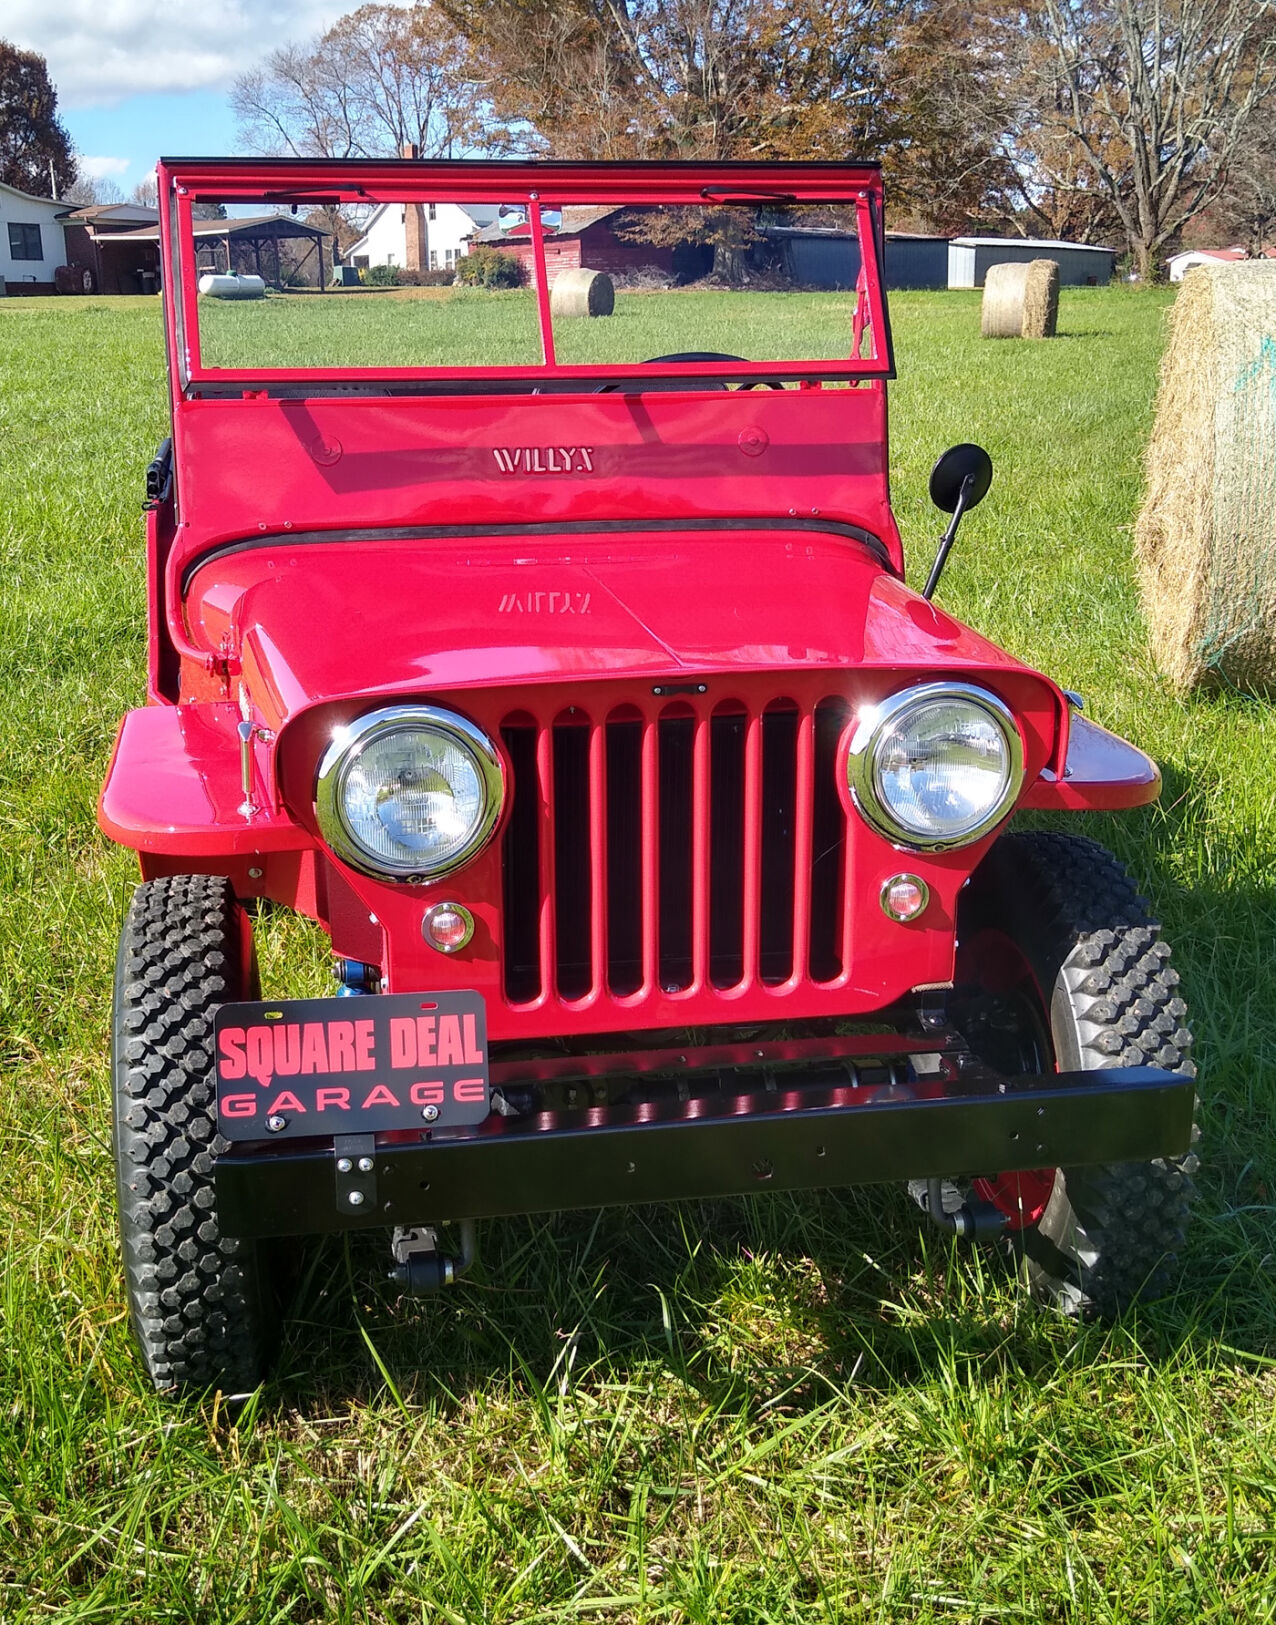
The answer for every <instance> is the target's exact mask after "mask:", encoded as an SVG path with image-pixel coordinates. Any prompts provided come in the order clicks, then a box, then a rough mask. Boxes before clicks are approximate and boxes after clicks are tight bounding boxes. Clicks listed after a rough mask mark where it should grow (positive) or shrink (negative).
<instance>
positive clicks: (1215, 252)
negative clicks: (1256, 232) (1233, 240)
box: [1170, 248, 1271, 265]
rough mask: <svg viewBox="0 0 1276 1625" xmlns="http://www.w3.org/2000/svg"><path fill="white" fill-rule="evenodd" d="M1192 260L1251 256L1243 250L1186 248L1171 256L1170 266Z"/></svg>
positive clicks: (1234, 258) (1236, 258) (1242, 258)
mask: <svg viewBox="0 0 1276 1625" xmlns="http://www.w3.org/2000/svg"><path fill="white" fill-rule="evenodd" d="M1266 252H1267V253H1270V252H1271V250H1270V249H1268V250H1266ZM1192 258H1196V259H1203V260H1247V259H1248V258H1249V254H1248V252H1247V251H1246V250H1245V249H1243V248H1185V249H1183V251H1182V252H1181V253H1178V254H1171V255H1170V264H1171V265H1173V264H1174V262H1175V260H1188V259H1192Z"/></svg>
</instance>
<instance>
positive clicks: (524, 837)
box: [501, 718, 541, 1004]
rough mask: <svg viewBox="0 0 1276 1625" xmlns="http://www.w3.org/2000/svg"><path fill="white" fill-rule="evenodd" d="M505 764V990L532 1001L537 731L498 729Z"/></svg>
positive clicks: (536, 948)
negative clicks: (509, 788) (508, 794)
mask: <svg viewBox="0 0 1276 1625" xmlns="http://www.w3.org/2000/svg"><path fill="white" fill-rule="evenodd" d="M501 738H502V740H503V741H504V743H505V751H506V755H507V756H508V757H509V763H510V782H511V785H512V788H513V799H512V801H511V804H510V815H509V821H508V823H507V824H506V826H505V849H504V859H505V861H504V863H503V864H502V870H503V884H502V896H503V902H504V925H503V931H502V935H503V938H504V945H505V992H506V996H507V997H508V998H509V999H510V1000H511V1002H512V1003H514V1004H525V1003H528V1002H530V1001H531V1000H532V999H535V998H536V997H537V996H538V995H539V993H540V990H541V970H540V939H539V933H538V928H537V921H538V918H539V914H540V857H539V846H540V836H539V823H540V820H539V815H538V808H537V794H536V729H535V727H534V726H533V725H532V723H531V720H530V718H529V719H528V721H527V723H525V724H519V723H515V722H512V721H511V722H507V723H506V725H505V726H504V727H502V729H501Z"/></svg>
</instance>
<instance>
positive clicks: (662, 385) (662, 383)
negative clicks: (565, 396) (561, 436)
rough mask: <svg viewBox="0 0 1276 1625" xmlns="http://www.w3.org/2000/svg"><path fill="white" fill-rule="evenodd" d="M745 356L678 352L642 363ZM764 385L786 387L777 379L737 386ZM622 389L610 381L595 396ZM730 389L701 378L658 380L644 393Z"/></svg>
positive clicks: (645, 364)
mask: <svg viewBox="0 0 1276 1625" xmlns="http://www.w3.org/2000/svg"><path fill="white" fill-rule="evenodd" d="M747 360H748V357H747V356H743V355H728V354H727V353H726V352H725V351H724V350H677V351H675V352H674V354H673V355H649V356H648V357H647V359H646V360H645V361H643V362H641V363H640V365H641V366H644V367H655V366H659V364H660V363H661V362H662V361H747ZM759 384H764V385H765V386H766V387H767V389H783V388H784V385H783V384H782V383H780V382H779V381H778V379H775V378H749V379H747V380H746V381H745V382H744V383H742V384H740V385H738V386H737V388H739V389H756V388H757V387H758V385H759ZM620 387H621V384H620V381H619V380H615V381H610V382H608V383H605V384H599V386H598V388H597V389H596V390H595V391H594V393H595V395H607V394H609V393H610V392H611V391H612V390H614V389H619V388H620ZM697 388H699V389H729V388H730V385H729V384H723V383H718V382H717V381H716V380H715V381H710V380H708V379H700V378H657V379H655V380H654V381H653V382H652V383H650V384H647V385H644V386H643V391H644V393H647V392H648V391H650V390H655V389H697Z"/></svg>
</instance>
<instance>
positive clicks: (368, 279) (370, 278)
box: [363, 265, 394, 288]
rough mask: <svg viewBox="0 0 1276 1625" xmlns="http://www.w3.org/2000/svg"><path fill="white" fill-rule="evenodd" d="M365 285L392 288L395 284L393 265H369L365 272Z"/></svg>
mask: <svg viewBox="0 0 1276 1625" xmlns="http://www.w3.org/2000/svg"><path fill="white" fill-rule="evenodd" d="M363 281H364V284H365V286H367V287H369V288H392V287H393V286H394V266H393V265H369V266H368V268H367V270H366V271H364V273H363Z"/></svg>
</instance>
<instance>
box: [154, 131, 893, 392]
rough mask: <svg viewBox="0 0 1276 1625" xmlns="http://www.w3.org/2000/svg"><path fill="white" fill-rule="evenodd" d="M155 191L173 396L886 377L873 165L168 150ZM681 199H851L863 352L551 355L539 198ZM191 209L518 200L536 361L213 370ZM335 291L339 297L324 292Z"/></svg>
mask: <svg viewBox="0 0 1276 1625" xmlns="http://www.w3.org/2000/svg"><path fill="white" fill-rule="evenodd" d="M157 180H158V188H159V197H160V211H159V212H160V221H159V229H160V246H161V263H162V264H163V265H164V266H165V267H166V270H167V275H166V276H165V277H164V278H163V283H164V288H163V297H164V314H165V329H166V335H167V339H168V353H169V366H170V374H171V383H172V388H173V393H174V396H175V398H184V397H188V396H190V395H198V394H201V393H203V392H204V391H205V390H208V389H212V390H214V391H216V392H217V393H222V392H224V391H225V390H226V389H227V388H228V387H229V389H232V390H234V389H240V388H242V389H252V388H267V389H269V388H270V387H271V386H283V387H288V386H293V387H294V388H295V386H298V385H313V386H316V387H317V388H320V389H321V388H322V387H323V386H324V385H329V384H338V383H342V384H352V383H355V384H364V385H369V386H376V385H377V384H385V385H387V386H395V389H396V393H397V392H399V391H401V390H402V388H403V386H405V385H413V384H416V385H419V386H420V387H421V389H422V391H423V392H428V393H440V392H443V393H446V391H447V386H448V385H449V384H451V385H454V386H455V387H456V388H457V389H458V390H463V391H464V392H465V393H467V394H470V393H475V392H480V393H481V392H482V390H483V386H484V385H485V384H487V385H490V386H492V388H493V392H494V393H495V392H502V393H503V392H508V391H510V390H511V389H512V390H514V391H516V392H521V389H520V386H525V388H526V390H527V391H528V392H530V391H532V390H536V389H544V388H545V387H546V386H547V385H548V386H551V387H553V388H554V389H555V390H557V391H564V390H566V391H572V390H574V389H575V388H577V387H579V389H580V390H581V391H582V392H588V391H590V390H591V389H595V388H597V387H598V385H599V384H600V383H609V384H621V383H624V382H625V381H627V380H632V381H634V382H636V383H643V382H648V383H649V382H650V381H651V380H652V379H653V378H656V377H659V378H662V379H665V378H677V379H685V380H687V387H688V388H695V385H696V381H697V380H704V383H705V385H706V387H708V386H710V385H711V384H713V383H715V382H720V381H722V380H740V381H748V380H750V379H774V380H777V381H780V382H790V381H793V382H801V381H803V380H808V379H809V380H812V381H820V380H829V381H850V382H858V381H862V380H864V381H866V380H873V379H887V378H893V377H894V376H895V367H894V351H893V344H892V339H891V330H890V319H889V313H888V310H887V305H886V296H885V290H884V279H883V275H882V267H883V263H884V256H885V230H884V214H883V191H882V177H881V170H880V166H879V165H877V164H876V163H868V162H856V163H803V164H790V163H771V164H767V163H715V164H706V163H698V162H662V163H646V164H633V163H624V164H617V163H596V164H578V163H563V162H547V161H522V162H509V161H500V162H497V161H486V160H471V159H467V160H439V161H419V160H410V159H354V160H351V159H345V160H336V159H297V158H289V159H284V158H277V159H276V158H165V159H162V160H161V161H160V164H159V166H158V168H157ZM542 199H544V200H546V201H547V203H548V206H550V207H553V208H559V207H563V206H565V205H569V204H578V203H580V204H597V205H613V204H614V205H617V206H623V205H625V204H629V205H632V206H637V205H645V206H652V205H665V206H671V207H676V206H683V207H686V206H691V205H701V206H703V205H705V204H712V203H714V202H715V201H716V202H719V203H723V204H731V203H735V204H741V205H745V204H749V203H754V202H756V203H757V204H759V205H766V204H771V205H777V204H778V205H783V206H789V205H794V206H803V205H812V204H841V205H847V204H850V205H852V206H853V207H854V209H855V211H856V222H857V224H856V232H857V235H858V239H859V245H860V274H859V280H858V283H857V286H856V292H857V294H858V296H859V297H858V310H857V313H856V318H855V323H854V331H853V332H852V331H848V334H847V339H848V351H850V350H852V349H858V348H860V335H861V333H862V335H863V337H864V339H865V340H866V346H867V350H868V353H867V354H864V355H855V354H850V353H848V355H847V356H846V357H844V358H841V359H833V360H829V359H819V360H817V359H812V358H801V357H798V358H791V359H784V360H780V359H777V360H768V361H733V362H730V363H725V362H722V361H708V362H706V361H695V362H687V361H682V362H664V363H662V364H661V365H660V367H659V368H658V369H653V368H652V366H651V365H650V364H648V363H644V362H623V363H587V364H564V363H562V362H560V361H558V360H557V358H556V356H555V352H554V335H553V324H552V321H551V316H550V300H549V286H548V277H547V275H546V270H545V233H544V230H543V227H542V221H541V203H542ZM198 203H222V204H227V205H237V204H263V203H264V204H268V205H273V206H275V207H281V208H286V207H292V208H294V209H295V208H296V207H299V206H300V207H304V206H306V205H310V206H317V205H320V204H338V203H357V204H361V205H377V204H381V203H409V204H411V203H461V204H464V203H494V204H517V205H519V206H525V207H526V208H527V211H528V222H529V225H530V235H531V242H532V251H533V255H534V263H535V267H536V277H535V282H536V288H535V292H536V307H537V319H538V323H539V333H540V345H541V354H542V359H541V361H540V362H539V363H535V364H531V365H521V366H463V365H450V366H442V367H439V366H415V367H277V366H261V367H234V368H230V367H213V366H209V365H207V364H206V363H205V361H204V359H203V355H202V351H201V344H200V331H199V294H198V289H197V280H198V274H197V269H196V244H195V239H194V233H193V231H192V219H193V215H192V210H193V208H194V206H195V205H196V204H198ZM333 297H338V298H339V297H342V296H341V295H340V294H334V295H333Z"/></svg>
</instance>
